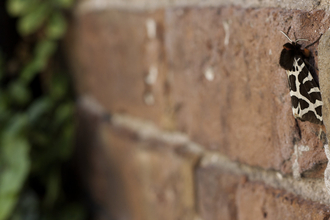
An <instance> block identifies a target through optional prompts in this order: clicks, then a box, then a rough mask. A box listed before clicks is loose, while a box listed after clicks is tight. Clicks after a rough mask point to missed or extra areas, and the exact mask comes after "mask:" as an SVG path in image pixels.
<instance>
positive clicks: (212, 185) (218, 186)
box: [196, 168, 240, 220]
mask: <svg viewBox="0 0 330 220" xmlns="http://www.w3.org/2000/svg"><path fill="white" fill-rule="evenodd" d="M196 181H197V198H198V201H197V202H198V204H197V206H198V210H199V214H200V215H201V218H202V219H203V220H235V219H237V208H236V203H235V200H236V199H235V198H236V191H237V187H238V185H239V182H240V177H239V176H236V175H233V174H230V173H226V172H223V171H221V170H220V171H219V170H217V169H216V168H200V169H198V170H197V172H196Z"/></svg>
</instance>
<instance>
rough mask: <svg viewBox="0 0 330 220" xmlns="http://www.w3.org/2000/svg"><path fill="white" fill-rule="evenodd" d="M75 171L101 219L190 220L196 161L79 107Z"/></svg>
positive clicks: (192, 213) (162, 143)
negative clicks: (79, 171) (80, 176)
mask: <svg viewBox="0 0 330 220" xmlns="http://www.w3.org/2000/svg"><path fill="white" fill-rule="evenodd" d="M79 112H80V117H79V118H80V120H79V122H80V124H79V125H80V126H79V127H80V129H79V132H78V134H79V138H78V139H79V140H80V141H79V143H78V144H77V145H78V147H79V150H80V151H79V152H77V153H78V154H79V155H78V161H80V166H79V169H80V170H81V172H82V176H83V179H84V182H85V185H86V188H88V189H89V191H91V198H93V200H94V201H95V202H96V204H97V205H98V206H99V207H97V208H96V210H97V213H96V214H98V215H99V216H100V217H99V218H100V219H102V217H103V218H105V219H112V218H113V219H136V220H139V219H140V220H148V219H150V220H152V219H160V220H162V219H164V220H167V219H187V220H191V219H194V217H195V197H194V176H193V168H194V164H195V160H196V159H195V157H192V155H189V154H185V153H184V152H182V150H180V149H182V148H184V146H181V145H180V146H175V145H174V144H166V143H164V142H162V141H159V140H156V139H143V140H142V139H141V138H140V137H139V135H137V133H136V132H135V131H134V130H131V129H128V128H124V127H120V126H118V125H113V124H111V123H109V122H105V121H104V120H102V116H101V115H100V114H95V113H92V112H91V111H90V110H89V109H88V108H87V109H86V107H84V106H81V107H80V110H79Z"/></svg>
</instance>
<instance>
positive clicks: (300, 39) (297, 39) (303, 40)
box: [296, 39, 308, 43]
mask: <svg viewBox="0 0 330 220" xmlns="http://www.w3.org/2000/svg"><path fill="white" fill-rule="evenodd" d="M298 41H308V40H307V39H297V40H296V43H297V42H298Z"/></svg>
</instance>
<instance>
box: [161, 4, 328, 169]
mask: <svg viewBox="0 0 330 220" xmlns="http://www.w3.org/2000/svg"><path fill="white" fill-rule="evenodd" d="M319 21H324V22H319ZM166 24H167V27H168V28H167V30H168V31H167V34H166V40H165V42H166V52H167V53H166V54H167V58H168V63H169V70H168V72H169V77H168V78H169V79H171V80H170V83H169V84H170V90H171V92H170V94H171V98H172V100H173V102H174V104H173V105H174V106H176V109H178V110H177V111H176V116H177V117H176V118H177V125H178V129H179V130H181V131H184V132H185V133H188V134H189V135H190V136H191V137H192V139H193V140H194V141H197V142H198V143H201V144H202V145H203V146H206V148H208V149H210V150H219V151H220V152H222V153H224V154H226V155H229V156H230V157H231V158H232V159H233V160H239V161H241V162H243V163H247V164H250V165H255V166H261V167H263V168H273V169H277V170H282V172H284V173H289V172H291V168H292V163H293V162H294V161H295V158H296V157H295V155H298V162H299V164H300V168H298V169H299V171H300V172H303V171H305V170H308V169H311V168H312V167H313V166H314V165H316V164H319V163H324V162H325V161H326V158H325V155H324V153H323V142H322V141H321V140H320V138H319V137H318V135H320V131H321V130H320V126H317V125H313V124H311V123H309V122H305V123H302V122H298V125H299V127H300V129H298V127H297V125H296V122H295V120H294V118H293V116H292V111H291V101H290V95H289V88H288V83H287V76H286V73H285V71H284V70H283V69H281V68H280V67H279V64H278V59H279V54H280V52H281V49H282V45H283V44H284V43H286V42H287V39H286V38H285V37H284V36H283V35H282V34H281V33H280V30H284V31H286V30H287V29H288V27H289V26H292V30H291V34H290V36H293V32H295V33H296V35H297V36H298V37H303V38H307V39H310V40H314V39H317V38H318V37H319V35H320V33H322V32H323V31H324V30H326V29H327V27H328V26H329V20H328V19H327V15H326V14H325V12H324V11H313V12H309V13H307V12H302V11H285V10H280V9H241V8H235V7H228V8H218V9H216V8H191V9H174V10H167V13H166ZM314 49H315V48H314ZM210 70H211V71H210ZM212 72H213V77H214V78H212V77H211V78H210V75H211V76H212V74H211V73H212ZM207 78H209V79H211V80H208V79H207ZM300 134H301V139H300ZM323 141H324V140H323ZM294 145H297V149H298V150H300V149H303V148H302V147H301V146H308V152H302V151H300V152H298V153H296V154H294V151H293V150H294Z"/></svg>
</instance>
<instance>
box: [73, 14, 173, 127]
mask: <svg viewBox="0 0 330 220" xmlns="http://www.w3.org/2000/svg"><path fill="white" fill-rule="evenodd" d="M148 20H149V21H150V20H151V23H153V22H154V23H153V24H155V26H153V24H152V25H151V26H152V27H151V29H153V28H154V27H155V29H154V31H155V32H153V33H154V34H155V35H153V33H151V36H149V35H150V34H149V35H148V31H147V28H146V27H147V22H148ZM149 23H150V22H149ZM163 29H164V27H163V12H162V11H156V12H153V13H138V12H131V11H126V12H125V11H121V12H120V11H116V10H107V11H102V12H95V13H88V14H83V15H79V16H77V17H75V19H74V20H73V21H72V23H71V27H70V28H69V30H70V31H69V33H68V34H67V37H66V45H67V47H66V48H67V54H68V58H69V60H70V65H71V67H72V70H73V73H74V76H75V83H76V87H77V89H78V93H79V95H86V94H89V95H92V96H93V97H94V98H95V99H97V101H98V102H99V103H100V104H101V105H102V106H103V107H105V108H106V110H107V111H110V112H117V113H119V112H120V113H129V114H131V115H134V116H140V117H144V118H146V119H150V120H153V121H154V122H155V123H158V124H161V125H163V126H167V121H168V120H166V117H165V116H163V113H164V111H166V105H165V104H166V102H167V100H166V99H165V97H164V93H166V85H165V83H164V77H165V65H164V51H163V35H164V33H163ZM151 31H152V30H151ZM153 67H155V68H156V69H157V70H158V75H157V78H156V81H155V82H152V83H151V84H148V83H146V77H147V76H148V74H149V69H150V68H151V69H152V68H153ZM155 68H154V69H155ZM145 99H148V100H149V103H146V101H145ZM153 100H154V103H152V102H153Z"/></svg>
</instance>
